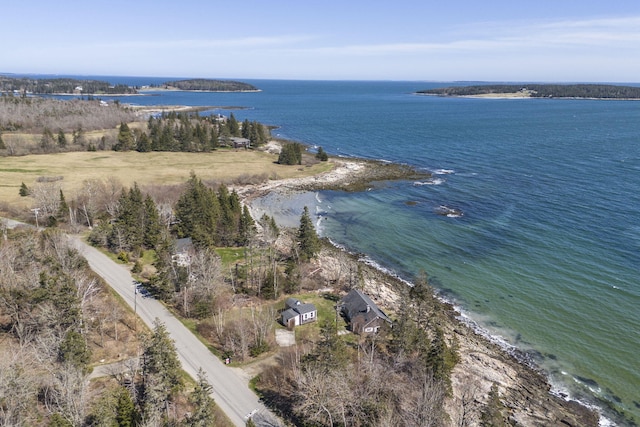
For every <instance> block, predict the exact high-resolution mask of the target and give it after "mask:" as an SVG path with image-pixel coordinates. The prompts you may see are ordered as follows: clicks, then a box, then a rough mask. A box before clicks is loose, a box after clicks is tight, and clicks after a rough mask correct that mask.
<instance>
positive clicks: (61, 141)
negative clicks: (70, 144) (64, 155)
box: [58, 129, 67, 148]
mask: <svg viewBox="0 0 640 427" xmlns="http://www.w3.org/2000/svg"><path fill="white" fill-rule="evenodd" d="M66 146H67V137H66V136H64V132H63V131H62V129H59V130H58V147H60V148H65V147H66Z"/></svg>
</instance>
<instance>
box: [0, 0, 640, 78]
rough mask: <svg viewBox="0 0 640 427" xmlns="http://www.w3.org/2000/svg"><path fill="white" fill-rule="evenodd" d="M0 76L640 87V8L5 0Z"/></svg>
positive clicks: (611, 1)
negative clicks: (581, 83)
mask: <svg viewBox="0 0 640 427" xmlns="http://www.w3.org/2000/svg"><path fill="white" fill-rule="evenodd" d="M3 3H4V4H3V5H2V7H0V14H1V16H2V19H1V23H0V40H1V42H0V73H17V74H20V73H36V74H63V75H103V76H105V75H107V76H108V75H117V76H153V77H188V78H195V77H202V78H224V79H302V80H420V81H458V80H463V81H501V82H509V81H513V82H524V81H527V82H619V83H632V82H640V1H638V0H607V1H602V0H537V1H530V0H437V1H431V0H395V1H392V0H386V1H379V0H366V1H361V0H340V1H338V0H323V1H314V0H250V1H242V0H237V1H233V0H224V1H219V0H180V1H175V0H173V1H165V0H155V1H150V0H108V1H104V0H60V1H51V0H20V1H16V0H14V1H11V0H7V1H6V2H3Z"/></svg>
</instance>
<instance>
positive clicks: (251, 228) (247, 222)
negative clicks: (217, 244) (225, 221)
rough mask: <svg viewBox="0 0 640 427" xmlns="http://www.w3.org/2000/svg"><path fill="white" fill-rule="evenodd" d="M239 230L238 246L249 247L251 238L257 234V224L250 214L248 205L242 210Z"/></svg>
mask: <svg viewBox="0 0 640 427" xmlns="http://www.w3.org/2000/svg"><path fill="white" fill-rule="evenodd" d="M238 229H239V230H238V246H246V245H248V244H249V241H250V240H251V237H253V235H254V234H255V233H256V224H255V222H254V220H253V218H252V217H251V213H250V212H249V208H248V207H247V205H244V207H243V208H242V215H241V216H240V223H239V224H238Z"/></svg>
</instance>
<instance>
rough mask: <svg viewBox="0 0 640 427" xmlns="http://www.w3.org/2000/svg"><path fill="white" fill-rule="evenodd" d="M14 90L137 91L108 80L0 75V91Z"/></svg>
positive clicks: (70, 91) (37, 91)
mask: <svg viewBox="0 0 640 427" xmlns="http://www.w3.org/2000/svg"><path fill="white" fill-rule="evenodd" d="M14 91H18V92H20V93H25V92H26V93H33V94H54V93H63V94H73V93H76V94H92V95H100V94H104V95H107V94H110V95H114V94H117V95H122V94H132V93H137V91H136V89H135V88H132V87H129V86H127V85H122V84H118V85H112V84H111V83H109V82H105V81H100V80H80V79H70V78H58V79H39V78H33V77H6V76H0V92H2V93H9V92H14Z"/></svg>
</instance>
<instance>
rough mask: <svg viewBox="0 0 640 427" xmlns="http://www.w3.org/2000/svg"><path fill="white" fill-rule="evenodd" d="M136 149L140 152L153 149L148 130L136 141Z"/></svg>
mask: <svg viewBox="0 0 640 427" xmlns="http://www.w3.org/2000/svg"><path fill="white" fill-rule="evenodd" d="M136 151H138V152H139V153H148V152H149V151H151V140H150V139H149V137H148V136H147V133H146V132H142V134H141V135H140V138H138V142H137V143H136Z"/></svg>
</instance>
